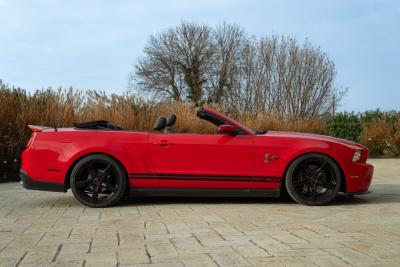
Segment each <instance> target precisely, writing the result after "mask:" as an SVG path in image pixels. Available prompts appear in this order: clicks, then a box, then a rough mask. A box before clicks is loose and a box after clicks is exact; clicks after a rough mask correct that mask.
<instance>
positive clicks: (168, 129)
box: [164, 114, 176, 133]
mask: <svg viewBox="0 0 400 267" xmlns="http://www.w3.org/2000/svg"><path fill="white" fill-rule="evenodd" d="M175 122H176V115H175V114H171V115H169V116H168V117H167V122H166V124H165V125H166V126H167V127H166V128H165V130H164V133H174V129H172V125H174V124H175Z"/></svg>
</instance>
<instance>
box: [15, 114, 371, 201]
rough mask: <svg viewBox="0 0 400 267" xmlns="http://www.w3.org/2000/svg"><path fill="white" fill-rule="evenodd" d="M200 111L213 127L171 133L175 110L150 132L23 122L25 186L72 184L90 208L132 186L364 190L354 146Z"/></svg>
mask: <svg viewBox="0 0 400 267" xmlns="http://www.w3.org/2000/svg"><path fill="white" fill-rule="evenodd" d="M197 117H198V118H199V119H201V120H206V121H208V122H210V123H212V124H213V125H215V127H216V131H215V134H198V133H175V132H174V131H173V127H172V126H173V124H174V122H175V120H176V116H174V115H170V116H168V118H167V119H166V118H165V117H160V118H159V119H158V120H157V122H156V124H155V126H154V130H155V131H154V132H153V133H150V132H134V131H125V130H122V129H121V128H120V127H118V126H116V125H114V124H111V123H108V122H106V121H96V122H89V123H82V124H75V127H74V128H62V129H56V128H50V127H44V126H32V125H29V126H28V127H29V128H30V129H31V130H32V136H31V138H30V140H29V142H28V144H27V146H26V149H25V151H24V152H23V153H22V166H21V171H20V177H21V183H22V185H23V186H24V187H25V188H27V189H36V190H47V191H59V192H67V190H68V189H71V190H72V192H73V194H74V196H75V197H76V199H77V200H79V201H80V202H81V203H83V204H85V205H87V206H90V207H106V206H110V205H113V204H116V203H117V202H118V201H119V200H120V199H121V197H123V196H124V195H128V194H129V193H130V194H133V195H136V196H143V195H157V196H171V195H173V196H177V195H185V196H249V197H253V196H257V197H262V196H270V197H279V196H280V194H281V193H282V192H283V191H284V190H286V191H287V192H288V194H289V195H290V196H291V198H293V199H294V200H295V201H297V202H299V203H302V204H305V205H323V204H327V203H329V202H331V201H332V200H333V199H334V198H335V197H336V195H337V194H338V193H339V192H343V193H345V194H348V195H353V194H362V193H367V192H368V188H369V186H370V183H371V179H372V174H373V166H372V165H369V164H368V163H366V160H367V157H368V149H367V148H365V147H363V146H361V145H359V144H356V143H353V142H350V141H346V140H342V139H337V138H332V137H328V136H322V135H316V134H305V133H293V132H277V131H268V132H257V131H254V130H252V129H249V128H247V127H245V126H243V125H241V124H240V123H238V122H236V121H234V120H232V119H230V118H228V117H226V116H224V115H222V114H219V113H217V112H215V111H213V110H211V109H209V108H200V109H199V110H198V112H197ZM178 119H179V118H178Z"/></svg>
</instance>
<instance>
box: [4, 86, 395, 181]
mask: <svg viewBox="0 0 400 267" xmlns="http://www.w3.org/2000/svg"><path fill="white" fill-rule="evenodd" d="M213 108H215V109H216V110H218V111H222V112H224V113H227V114H228V115H229V116H231V117H232V118H234V119H235V120H237V121H239V122H241V123H242V124H244V125H247V126H248V127H250V128H253V129H256V130H283V131H299V132H312V133H320V134H325V133H326V121H325V120H323V119H317V118H297V119H292V120H290V119H287V118H284V117H281V116H277V115H276V114H266V113H263V114H250V113H234V112H229V111H226V110H221V108H220V107H213ZM169 114H176V115H177V118H178V119H177V122H176V125H175V126H174V129H175V130H176V131H177V132H197V133H207V132H209V133H211V132H214V131H215V128H214V127H213V126H212V125H211V124H209V123H207V122H205V121H202V120H199V119H197V118H196V107H195V106H194V105H192V104H190V103H176V102H174V103H168V102H162V103H155V102H149V101H143V100H141V99H139V98H136V97H135V96H134V95H133V94H130V93H124V94H121V95H116V94H113V95H107V94H105V93H104V92H101V91H95V90H91V91H80V90H75V89H72V88H69V89H58V90H39V91H36V92H35V93H33V94H30V93H27V92H26V91H25V90H22V89H20V88H9V87H8V86H7V85H5V84H3V83H2V82H1V81H0V121H1V123H0V160H1V161H0V181H1V180H2V177H3V178H4V176H5V174H6V173H13V174H15V173H16V171H17V170H18V159H19V155H20V153H21V151H22V150H23V149H24V147H25V144H26V142H27V140H28V138H29V136H30V131H29V130H28V129H27V127H26V125H28V124H36V125H47V126H55V127H71V126H73V123H74V122H84V121H90V120H108V121H110V122H113V123H116V124H119V125H121V126H122V127H123V128H126V129H129V130H137V131H152V127H153V123H154V121H155V120H156V118H157V117H158V116H160V115H169ZM394 118H397V119H392V120H391V121H387V120H386V121H383V120H381V121H376V122H375V121H374V122H373V123H370V124H368V125H367V124H365V125H364V130H363V135H362V138H361V142H362V143H364V144H366V145H367V146H369V147H370V149H372V150H373V149H375V148H376V149H377V150H379V149H381V147H383V148H382V151H383V150H385V149H386V150H388V149H390V151H393V152H392V155H395V156H399V155H400V129H399V128H400V113H399V114H398V115H397V117H396V116H395V117H394ZM377 154H378V153H377Z"/></svg>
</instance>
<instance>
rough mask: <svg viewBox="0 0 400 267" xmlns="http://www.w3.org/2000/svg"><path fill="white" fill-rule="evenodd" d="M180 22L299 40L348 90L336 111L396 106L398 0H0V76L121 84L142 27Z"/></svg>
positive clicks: (117, 87) (31, 82)
mask: <svg viewBox="0 0 400 267" xmlns="http://www.w3.org/2000/svg"><path fill="white" fill-rule="evenodd" d="M181 21H187V22H197V23H205V24H208V25H210V26H215V25H216V24H218V23H221V22H223V21H226V22H232V23H237V24H240V25H241V26H242V27H243V28H244V29H245V30H246V31H247V32H248V33H249V34H254V35H255V36H260V35H264V34H279V35H280V34H285V35H290V36H294V37H296V38H297V39H298V40H300V41H302V40H304V39H305V38H309V40H310V42H311V43H312V44H313V45H314V46H320V47H321V49H322V50H323V51H324V52H326V53H327V54H328V56H329V57H330V58H331V59H332V60H333V61H334V62H335V64H336V69H337V72H338V75H337V80H336V81H337V85H338V86H341V87H343V88H348V93H347V95H346V96H345V98H344V100H343V104H342V107H341V110H357V111H362V110H365V109H375V108H381V109H383V110H390V109H397V110H400V51H399V50H400V1H395V0H393V1H388V0H386V1H368V0H359V1H351V0H342V1H339V0H331V1H326V0H324V1H321V0H315V1H314V0H313V1H308V0H302V1H296V0H292V1H289V0H276V1H262V0H260V1H256V0H243V1H239V0H237V1H235V0H231V1H228V0H221V1H218V0H197V1H189V0H180V1H178V0H176V1H173V0H168V1H162V0H159V1H155V0H154V1H151V0H143V1H133V0H132V1H78V0H76V1H75V0H68V1H67V0H65V1H39V0H35V1H29V0H26V1H18V0H0V79H2V80H3V81H4V82H6V83H8V84H9V85H15V86H21V87H23V88H26V89H28V90H34V89H36V88H46V87H49V86H51V87H58V86H63V87H68V86H73V87H76V88H80V89H101V90H105V91H107V92H116V93H119V92H122V91H124V90H126V89H127V85H128V74H129V72H130V71H131V70H132V69H133V67H132V66H133V65H134V63H135V61H136V59H137V58H138V57H139V56H140V55H141V53H142V49H143V47H144V45H145V43H146V41H147V40H148V37H149V35H150V34H154V33H157V32H159V31H162V30H164V29H166V28H167V27H170V26H176V25H177V24H179V23H180V22H181Z"/></svg>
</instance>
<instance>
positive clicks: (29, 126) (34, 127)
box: [28, 125, 57, 132]
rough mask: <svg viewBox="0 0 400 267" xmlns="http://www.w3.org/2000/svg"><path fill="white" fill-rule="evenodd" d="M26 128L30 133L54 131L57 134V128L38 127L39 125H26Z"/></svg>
mask: <svg viewBox="0 0 400 267" xmlns="http://www.w3.org/2000/svg"><path fill="white" fill-rule="evenodd" d="M28 128H29V129H30V130H31V131H32V132H41V131H43V130H47V129H54V131H56V132H57V128H56V127H48V126H40V125H28Z"/></svg>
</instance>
